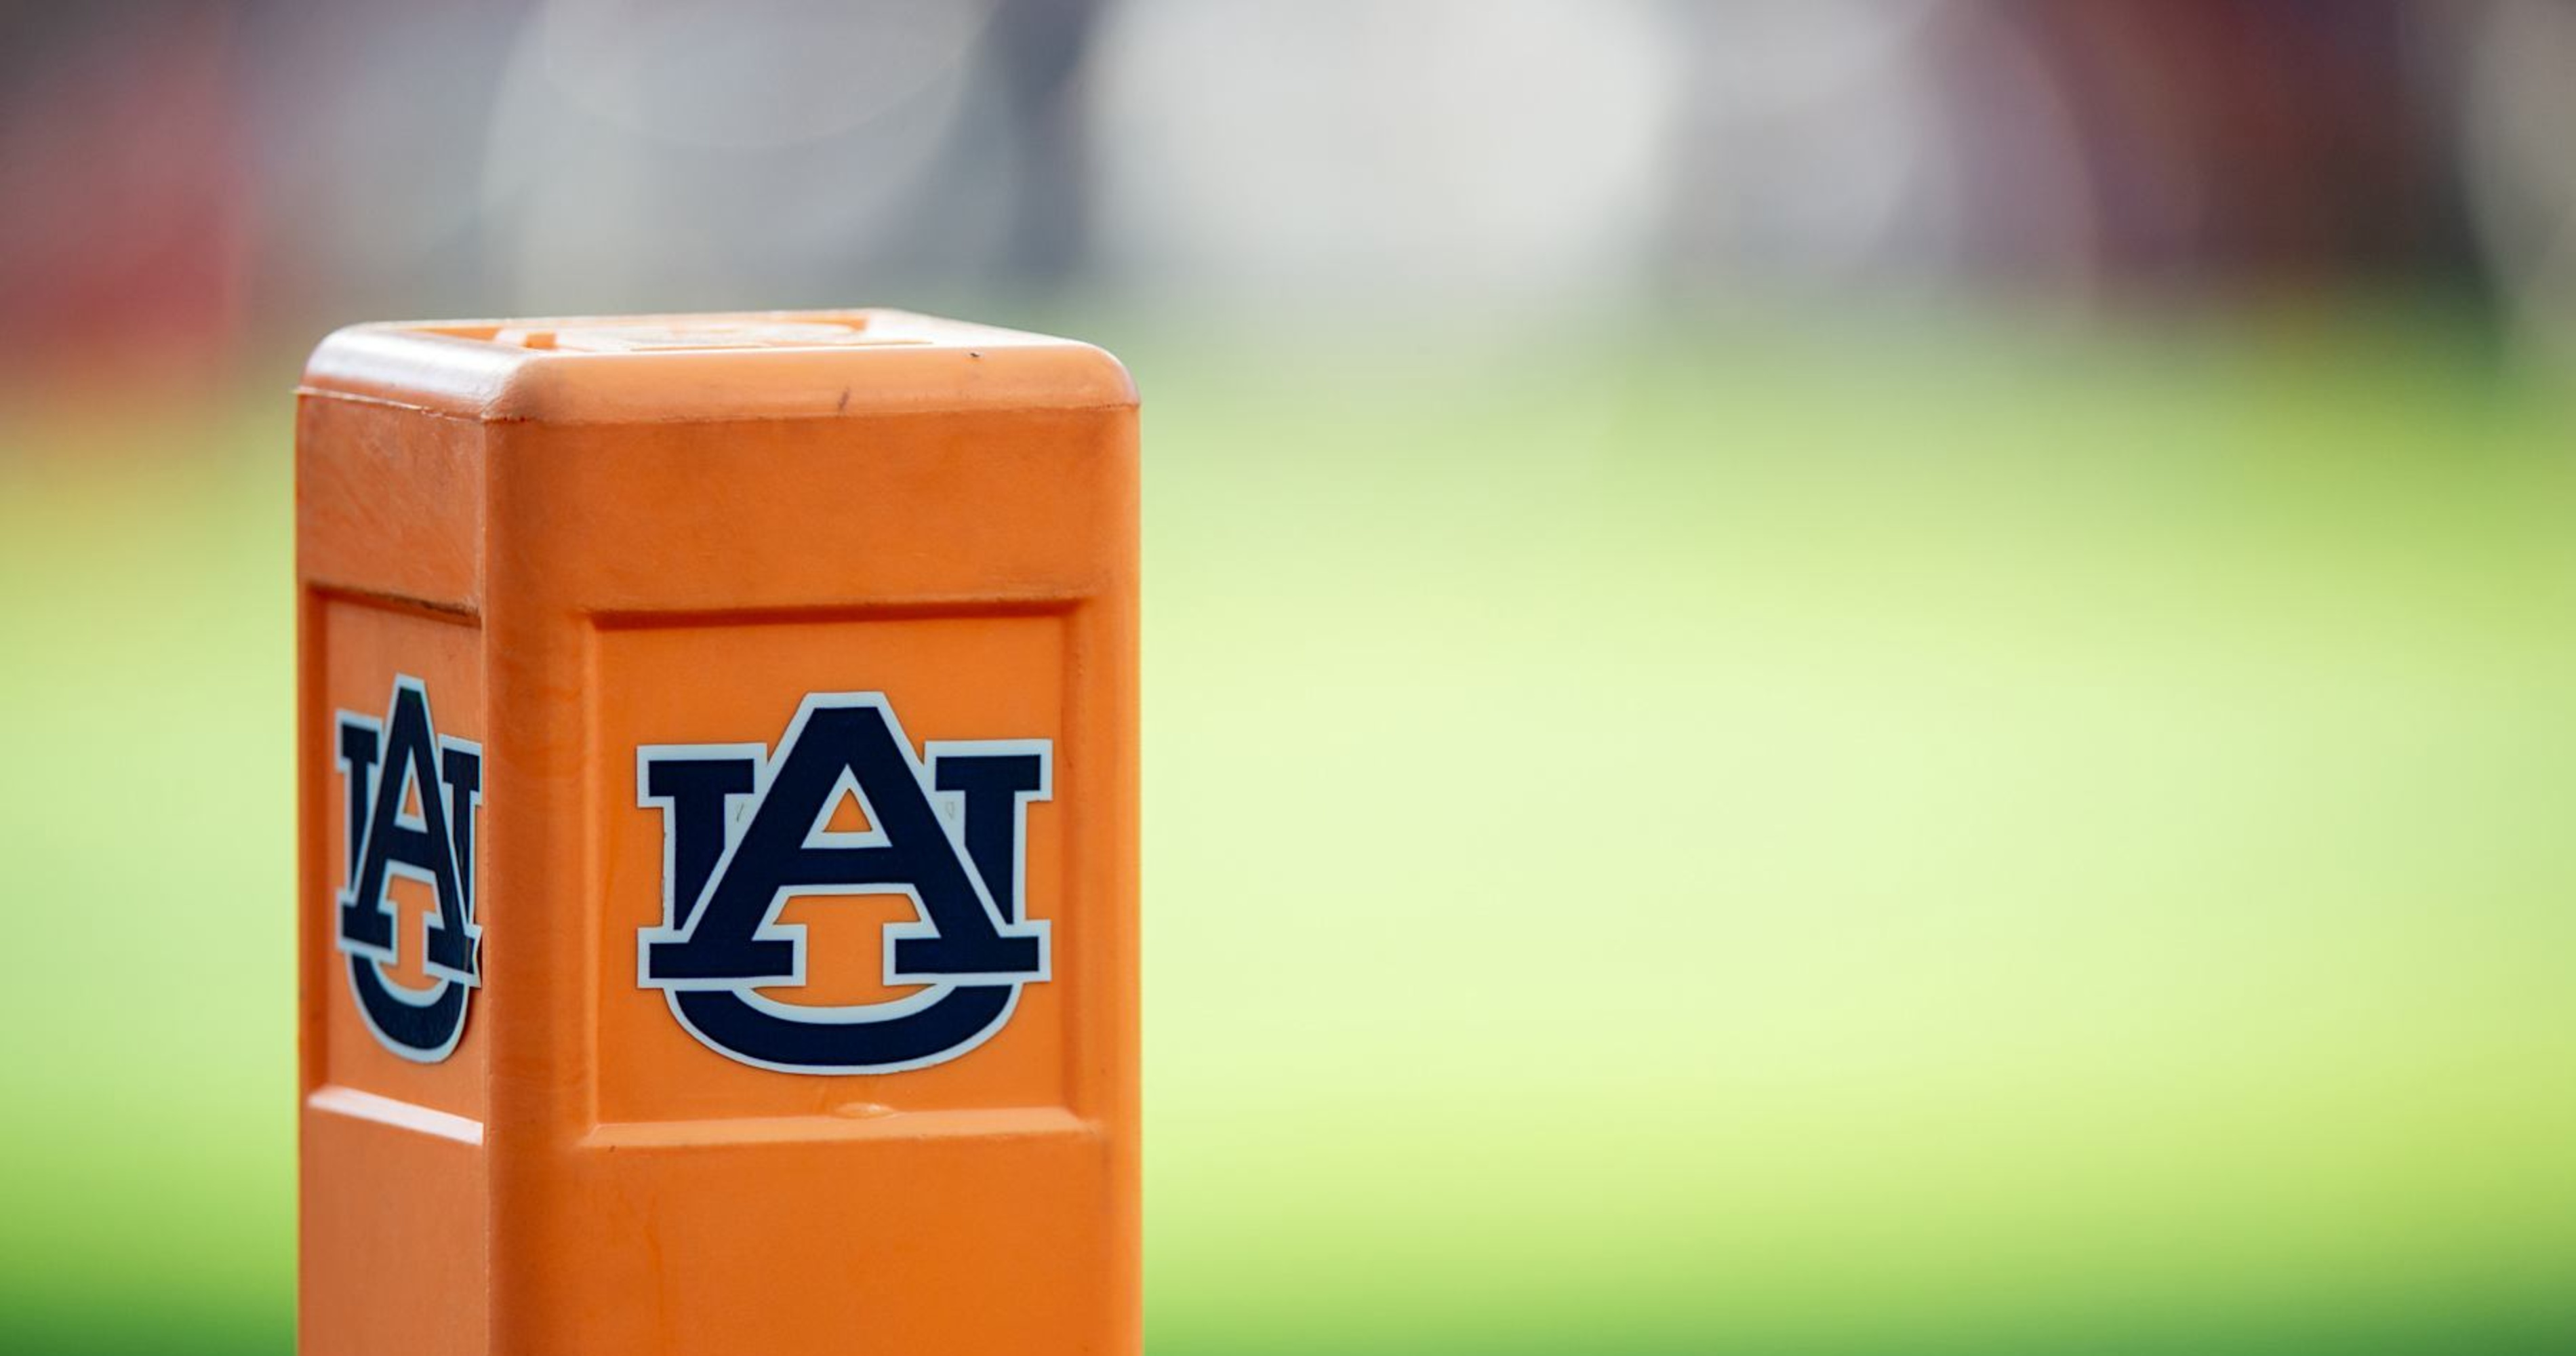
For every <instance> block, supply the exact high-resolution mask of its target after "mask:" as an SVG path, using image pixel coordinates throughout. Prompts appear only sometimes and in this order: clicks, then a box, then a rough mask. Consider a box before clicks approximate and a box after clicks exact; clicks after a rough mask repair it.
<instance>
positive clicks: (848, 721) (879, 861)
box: [635, 692, 1052, 1074]
mask: <svg viewBox="0 0 2576 1356" xmlns="http://www.w3.org/2000/svg"><path fill="white" fill-rule="evenodd" d="M1050 747H1051V746H1050V745H1049V743H1048V741H1046V740H1043V739H1003V740H975V741H956V742H940V741H933V742H931V743H930V744H928V745H926V746H925V747H924V748H923V750H922V753H921V755H920V756H916V755H915V754H914V752H913V744H912V741H911V740H910V739H908V738H906V737H905V735H904V732H903V727H902V726H901V725H899V724H897V723H896V722H895V716H894V711H893V709H892V707H890V706H889V705H888V704H887V702H886V698H885V694H884V693H881V692H817V693H814V694H812V695H810V696H808V697H806V698H805V700H804V702H803V704H801V705H800V706H798V707H797V708H796V718H795V719H794V720H792V721H790V722H788V725H787V732H786V734H785V735H783V736H781V737H780V739H779V741H778V746H777V748H776V749H774V750H773V749H771V748H769V747H767V746H765V745H761V744H660V745H647V746H645V747H643V748H640V749H637V750H636V756H635V782H636V800H637V803H638V804H639V805H642V806H645V807H647V808H654V807H658V808H659V809H660V810H661V811H662V922H661V924H660V925H659V926H656V927H648V928H644V929H642V930H641V932H640V934H639V936H638V938H637V948H636V951H637V956H636V967H637V982H638V983H639V984H641V985H642V986H643V987H645V988H648V989H661V990H663V991H664V998H665V999H666V1000H667V1001H668V1002H669V1003H670V1005H671V1013H672V1015H673V1016H675V1017H677V1018H679V1020H680V1025H682V1026H683V1027H686V1028H687V1029H688V1031H689V1034H691V1035H693V1036H695V1037H697V1038H698V1039H699V1040H700V1041H702V1042H704V1043H705V1044H706V1045H708V1046H709V1047H711V1048H713V1049H714V1050H716V1051H718V1052H719V1053H721V1054H724V1055H726V1056H727V1057H729V1058H732V1059H737V1060H740V1061H742V1062H743V1063H745V1064H752V1065H757V1066H759V1067H760V1068H764V1069H776V1070H780V1071H782V1072H787V1073H812V1074H875V1073H894V1072H897V1071H899V1070H904V1069H919V1068H924V1067H927V1066H929V1065H933V1064H939V1063H944V1062H945V1061H948V1060H951V1059H955V1058H956V1057H958V1056H959V1055H962V1054H964V1053H966V1052H967V1051H969V1050H972V1049H974V1048H975V1047H976V1046H978V1045H981V1044H983V1043H984V1042H985V1041H986V1040H989V1039H991V1038H992V1036H993V1034H994V1033H995V1032H997V1031H999V1030H1001V1029H1002V1026H1003V1024H1004V1023H1006V1022H1008V1021H1009V1020H1010V1018H1011V1012H1012V1010H1013V1008H1015V1007H1016V1006H1017V1005H1018V1003H1019V998H1020V986H1021V985H1023V984H1032V983H1038V982H1041V981H1043V980H1045V979H1046V978H1047V976H1048V946H1047V942H1048V937H1047V925H1046V924H1045V923H1044V922H1039V921H1031V920H1029V919H1027V918H1026V917H1024V916H1023V915H1024V909H1025V901H1024V900H1023V899H1022V898H1021V894H1022V890H1023V888H1024V885H1025V880H1026V875H1027V872H1026V865H1025V851H1026V846H1025V844H1026V834H1027V821H1028V807H1029V802H1031V801H1041V800H1046V799H1047V798H1048V797H1049V796H1050V794H1052V792H1051V780H1052V770H1051V767H1050V763H1049V756H1050ZM852 796H855V797H856V798H857V799H858V802H859V809H860V811H861V812H862V814H863V815H864V816H865V819H866V827H865V828H860V829H835V828H833V827H832V824H833V821H834V812H835V811H836V810H837V809H838V808H839V807H840V805H841V804H842V802H843V801H844V799H846V798H848V797H852ZM813 895H902V896H906V897H908V898H909V899H910V900H911V902H912V906H913V912H914V917H913V919H912V920H911V921H909V922H903V923H896V924H891V925H888V926H887V927H886V928H884V929H883V954H882V956H880V957H876V958H861V959H860V961H859V963H862V964H864V963H866V961H867V960H868V959H875V960H877V961H878V963H879V964H880V965H881V967H882V973H883V976H884V981H885V983H886V984H887V985H888V986H890V987H900V986H911V985H921V986H925V987H922V988H920V989H918V990H917V991H915V992H913V993H909V994H905V995H903V996H902V997H900V998H895V999H891V1000H888V1001H885V1002H877V1003H851V1004H840V1005H826V1004H808V1003H785V1002H780V1001H778V1000H776V999H774V998H771V997H768V996H766V995H764V994H762V993H761V992H760V990H762V989H779V988H791V989H792V988H798V987H802V986H803V985H804V983H805V973H806V972H805V966H806V960H807V957H806V954H805V953H806V947H805V929H804V928H802V927H800V926H796V925H792V924H785V923H781V922H779V921H778V914H779V910H780V908H781V907H782V906H783V905H784V904H785V903H786V902H787V901H788V900H789V899H790V898H794V897H797V896H813ZM831 963H834V964H845V963H849V958H846V957H835V958H833V960H832V962H831Z"/></svg>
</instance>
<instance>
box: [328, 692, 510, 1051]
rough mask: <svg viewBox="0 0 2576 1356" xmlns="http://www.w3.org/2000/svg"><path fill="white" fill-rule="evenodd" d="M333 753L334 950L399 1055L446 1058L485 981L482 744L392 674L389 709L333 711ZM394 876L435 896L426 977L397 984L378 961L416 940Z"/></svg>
mask: <svg viewBox="0 0 2576 1356" xmlns="http://www.w3.org/2000/svg"><path fill="white" fill-rule="evenodd" d="M339 741H340V742H339V763H340V771H341V775H342V777H343V779H344V780H345V781H346V782H347V784H348V790H349V837H348V844H349V854H348V855H349V878H348V882H347V885H346V888H345V889H343V890H342V891H341V893H340V936H339V945H340V950H342V951H343V952H346V953H347V954H348V970H349V990H350V992H351V993H352V994H354V995H356V997H357V1000H358V1012H359V1014H360V1015H361V1016H363V1017H364V1018H365V1019H366V1023H367V1029H368V1030H370V1031H373V1032H374V1033H375V1034H376V1039H377V1040H379V1041H382V1042H383V1043H384V1046H385V1048H386V1049H388V1050H391V1051H393V1052H394V1053H395V1054H397V1055H400V1056H402V1057H403V1058H405V1059H409V1060H417V1061H420V1062H422V1063H432V1062H435V1061H438V1060H442V1059H445V1058H447V1056H448V1055H449V1054H450V1053H451V1052H453V1051H454V1050H455V1049H456V1041H457V1038H458V1037H459V1036H461V1035H463V1034H464V1032H465V1001H466V996H467V994H468V993H469V992H470V991H471V990H472V989H473V988H474V987H475V986H476V985H478V984H480V983H481V982H482V979H481V973H482V962H481V946H480V944H481V941H482V936H483V933H482V929H481V928H479V927H477V926H475V923H474V812H475V807H477V806H479V805H481V804H482V802H483V746H482V745H480V744H474V743H469V742H467V741H465V740H462V739H449V738H441V737H440V735H439V733H438V730H437V727H436V726H434V725H433V724H431V723H430V718H429V691H428V689H427V688H425V687H423V686H422V684H421V681H420V680H419V679H417V678H413V677H409V676H401V677H397V678H395V679H394V691H393V698H392V701H391V702H390V703H389V704H388V706H387V708H386V712H385V717H384V719H382V720H378V719H377V718H375V717H374V716H362V715H358V714H356V713H354V712H349V711H342V712H340V713H339ZM396 877H402V878H404V879H408V880H416V881H421V882H424V883H426V884H427V885H428V886H429V887H430V892H431V895H432V897H433V898H434V899H435V900H436V907H435V909H434V910H433V911H432V912H431V913H430V914H429V915H428V919H427V922H426V924H425V925H424V926H423V928H422V929H421V932H422V936H421V939H420V941H419V942H418V943H417V945H419V946H420V947H421V948H422V956H421V968H422V969H423V970H424V971H426V972H428V974H429V976H430V978H431V979H432V980H433V981H434V982H433V983H432V984H430V985H429V986H428V987H426V988H413V987H411V986H408V985H402V984H395V983H392V982H390V981H388V980H387V979H386V978H385V973H384V969H383V967H385V966H387V965H395V964H399V963H401V960H402V953H403V951H404V950H405V949H406V948H408V947H411V946H413V945H415V943H414V942H413V940H412V939H411V938H409V937H407V936H403V935H401V933H400V928H399V924H400V921H401V919H400V915H399V914H398V912H397V911H396V910H395V908H394V901H393V898H392V894H391V887H392V884H393V881H394V879H395V878H396Z"/></svg>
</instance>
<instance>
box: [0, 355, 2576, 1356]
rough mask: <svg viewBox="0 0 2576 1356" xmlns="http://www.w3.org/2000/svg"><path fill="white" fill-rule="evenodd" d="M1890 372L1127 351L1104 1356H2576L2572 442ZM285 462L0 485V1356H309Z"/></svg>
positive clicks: (2092, 362) (2337, 370)
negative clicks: (293, 953)
mask: <svg viewBox="0 0 2576 1356" xmlns="http://www.w3.org/2000/svg"><path fill="white" fill-rule="evenodd" d="M1936 320H1937V318H1918V319H1916V320H1913V321H1909V322H1906V323H1901V324H1893V325H1891V326H1888V327H1886V328H1883V329H1879V330H1875V331H1872V332H1869V333H1867V334H1862V333H1859V332H1856V331H1853V332H1846V331H1835V330H1830V329H1821V328H1820V329H1810V330H1797V329H1792V330H1788V331H1786V332H1782V331H1780V330H1777V329H1760V328H1756V327H1753V326H1750V325H1747V326H1746V327H1744V328H1740V329H1731V330H1723V331H1697V330H1695V331H1687V332H1679V331H1676V332H1659V331H1653V330H1648V331H1647V332H1645V333H1644V334H1642V335H1640V334H1633V333H1632V334H1629V335H1628V336H1627V337H1619V336H1620V335H1621V333H1622V331H1621V328H1620V327H1619V326H1617V325H1611V324H1604V325H1602V326H1600V327H1599V328H1598V329H1597V330H1586V329H1585V328H1584V327H1582V326H1580V325H1569V326H1566V327H1564V328H1562V329H1559V330H1556V331H1552V332H1551V334H1552V337H1545V338H1538V339H1531V338H1528V337H1526V336H1516V335H1494V334H1486V335H1449V336H1429V337H1425V336H1419V335H1414V336H1406V335H1403V334H1400V333H1396V332H1391V331H1390V332H1371V333H1363V334H1359V335H1357V336H1354V335H1350V334H1339V335H1335V336H1332V337H1331V338H1330V340H1329V342H1328V343H1323V344H1319V345H1316V346H1313V347H1306V348H1300V347H1297V346H1290V345H1284V344H1277V343H1274V344H1268V345H1265V344H1260V343H1254V342H1248V341H1237V340H1233V339H1228V338H1225V337H1223V336H1218V337H1213V338H1211V337H1208V336H1197V335H1183V334H1179V333H1176V332H1173V331H1169V330H1160V329H1155V328H1151V327H1141V328H1139V329H1138V330H1137V332H1136V333H1134V334H1133V335H1130V336H1125V338H1124V340H1123V342H1122V337H1121V336H1119V335H1117V334H1110V335H1107V336H1105V337H1106V338H1108V339H1110V340H1111V341H1112V342H1113V343H1116V344H1118V346H1120V347H1122V348H1123V349H1125V351H1126V354H1127V356H1128V357H1129V359H1130V361H1131V364H1132V365H1133V366H1134V367H1135V369H1136V370H1137V372H1138V374H1139V378H1140V384H1141V385H1142V386H1143V388H1144V391H1145V395H1146V400H1147V410H1148V416H1147V461H1148V466H1149V471H1148V480H1147V490H1146V511H1147V542H1146V547H1147V568H1148V579H1149V582H1148V585H1147V609H1148V611H1147V635H1146V676H1147V689H1146V713H1147V714H1146V738H1147V741H1148V748H1147V763H1146V770H1147V791H1146V796H1147V805H1146V811H1147V813H1146V825H1147V827H1146V834H1147V839H1146V853H1147V856H1146V861H1147V876H1146V886H1147V893H1146V910H1147V920H1148V934H1147V972H1148V995H1147V997H1148V1009H1147V1011H1148V1019H1147V1020H1148V1029H1147V1058H1148V1070H1147V1074H1148V1093H1147V1098H1148V1119H1149V1125H1148V1135H1149V1138H1148V1141H1147V1143H1148V1149H1147V1156H1148V1163H1149V1174H1148V1175H1149V1196H1148V1202H1147V1219H1148V1240H1147V1248H1148V1309H1149V1324H1148V1326H1149V1338H1150V1345H1151V1347H1152V1349H1153V1350H1154V1351H1155V1352H1157V1353H1161V1354H1163V1356H1271V1354H1272V1353H1277V1354H1279V1356H1286V1353H1291V1352H1295V1353H1327V1352H1329V1353H1375V1352H1386V1353H1408V1354H1411V1356H1445V1354H1446V1353H1462V1354H1463V1353H1503V1354H1506V1356H1520V1354H1522V1353H1529V1354H1530V1356H1537V1353H1564V1354H1566V1356H1575V1354H1577V1353H1581V1354H1582V1356H1623V1354H1625V1353H1638V1354H1639V1356H1643V1354H1644V1353H1681V1352H1701V1351H1745V1352H1791V1353H1816V1354H1817V1356H1827V1354H1834V1356H1840V1354H1844V1353H1849V1354H1851V1356H1859V1354H1861V1353H1887V1354H1888V1356H1896V1354H1898V1353H1926V1352H1933V1353H1938V1352H1954V1351H1955V1352H1962V1353H1965V1352H1978V1353H2020V1352H2030V1353H2041V1352H2050V1353H2055V1352H2088V1353H2089V1352H2106V1353H2108V1352H2120V1353H2128V1352H2139V1353H2145V1352H2173V1353H2182V1352H2190V1353H2227V1352H2272V1351H2321V1352H2322V1351H2337V1352H2424V1353H2434V1352H2443V1353H2452V1352H2469V1351H2498V1352H2502V1351H2527V1352H2535V1353H2536V1352H2541V1351H2556V1350H2566V1349H2570V1348H2571V1347H2576V1288H2571V1287H2570V1285H2569V1283H2568V1278H2569V1277H2570V1276H2571V1275H2576V1077H2571V1071H2576V851H2571V844H2576V833H2571V829H2570V820H2569V814H2570V807H2571V806H2576V530H2571V525H2576V397H2570V396H2567V395H2563V394H2556V393H2553V392H2551V391H2550V390H2548V389H2545V388H2544V387H2543V386H2542V385H2541V384H2540V383H2538V382H2536V381H2534V380H2532V379H2531V378H2529V377H2528V376H2527V375H2519V374H2516V373H2514V372H2511V371H2504V370H2499V369H2498V367H2497V366H2496V365H2495V364H2494V363H2493V362H2492V361H2491V359H2490V358H2489V357H2488V356H2487V355H2486V354H2485V353H2484V352H2483V350H2482V348H2481V346H2480V345H2479V344H2478V343H2477V342H2476V340H2475V338H2474V336H2472V335H2470V334H2468V333H2467V332H2465V331H2464V330H2462V329H2460V328H2458V327H2456V326H2454V325H2452V324H2451V323H2449V322H2448V321H2445V320H2442V319H2440V318H2438V317H2436V318H2433V319H2430V320H2427V319H2426V318H2424V317H2420V316H2413V315H2406V314H2395V315H2389V316H2380V317H2362V318H2359V319H2350V318H2347V319H2345V320H2342V321H2338V322H2335V323H2325V322H2321V321H2307V322H2300V321H2293V320H2278V321H2274V322H2270V323H2267V324H2265V325H2263V326H2259V327H2257V326H2245V325H2240V326H2236V327H2232V328H2225V329H2222V328H2218V327H2215V326H2211V325H2208V324H2201V325H2189V324H2179V323H2177V324H2174V325H2170V326H2166V327H2162V328H2159V329H2155V330H2153V331H2151V332H2150V331H2144V330H2142V331H2140V332H2136V333H2129V334H2125V335H2119V336H2112V337H2104V336H2101V335H2098V334H2097V335H2091V336H2069V335H2062V334H2057V333H2053V332H2050V331H2047V330H2045V329H2042V328H2040V327H2038V326H2036V325H2028V324H2022V325H2016V324H2012V323H2005V322H1993V321H1987V322H1965V321H1952V322H1949V323H1936ZM286 415H287V401H286V398H285V395H284V393H283V391H282V390H280V389H275V388H273V387H272V388H269V389H261V390H256V391H250V392H246V393H245V394H244V395H243V397H242V400H241V402H240V404H239V406H238V408H237V409H235V410H234V411H233V412H232V413H231V414H228V415H226V416H224V417H221V418H217V419H211V420H208V419H182V418H175V417H155V418H152V419H141V418H137V419H134V420H126V421H110V422H96V423H91V424H86V425H77V426H75V425H68V424H65V423H63V422H61V421H60V420H59V419H49V418H38V417H34V416H22V417H19V418H17V419H15V420H14V421H12V422H10V423H9V424H7V425H6V426H5V427H0V441H6V442H8V443H9V444H11V446H12V448H13V453H12V455H10V456H9V457H7V458H6V459H5V460H0V628H5V629H4V630H0V751H5V752H0V757H5V758H6V760H7V761H6V769H7V770H6V772H5V773H0V825H5V828H0V872H5V881H6V883H5V885H0V899H5V901H6V904H5V913H0V917H5V919H6V922H7V925H8V934H9V941H10V943H11V945H10V946H9V948H8V951H9V954H10V956H11V958H12V961H11V965H10V972H9V977H8V980H7V982H6V983H5V984H0V1028H5V1030H6V1031H7V1033H8V1035H7V1041H8V1044H7V1066H6V1084H5V1085H6V1087H7V1088H8V1089H9V1091H8V1094H7V1096H6V1098H5V1103H6V1108H7V1110H6V1113H5V1114H0V1162H5V1163H6V1164H7V1167H6V1169H5V1171H0V1181H5V1182H6V1183H7V1193H6V1195H7V1200H6V1202H5V1207H6V1208H5V1209H0V1349H5V1350H9V1351H111V1350H133V1351H167V1352H179V1351H186V1352H192V1353H206V1354H213V1353H224V1352H232V1351H244V1352H247V1351H284V1350H286V1349H287V1347H288V1346H289V1344H290V1342H291V1331H292V1287H293V1265H292V1263H293V1210H292V1203H291V1194H292V1189H293V1175H292V1167H293V1152H294V1149H293V1142H292V1115H291V1112H292V1099H293V1092H292V1061H293V1055H292V1048H291V1045H292V1031H291V1009H292V1005H293V991H292V978H291V968H290V950H291V942H290V935H289V915H290V910H291V906H292V905H291V898H290V888H289V887H290V872H291V859H290V839H291V835H292V826H291V822H290V817H291V789H292V787H291V783H292V773H291V769H290V766H289V754H288V750H289V746H290V743H291V740H290V728H289V722H290V719H291V716H290V697H291V693H290V675H291V669H290V653H291V649H292V644H293V640H292V633H291V625H290V617H289V603H290V598H291V571H290V541H289V537H290V527H291V519H290V515H291V507H290V497H289V496H290V487H289V484H288V474H287V456H286V450H287V449H286V443H287V437H288V429H287V419H286ZM30 448H32V449H34V450H33V451H30V450H29V449H30ZM860 1340H863V1335H857V1334H854V1341H860Z"/></svg>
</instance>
